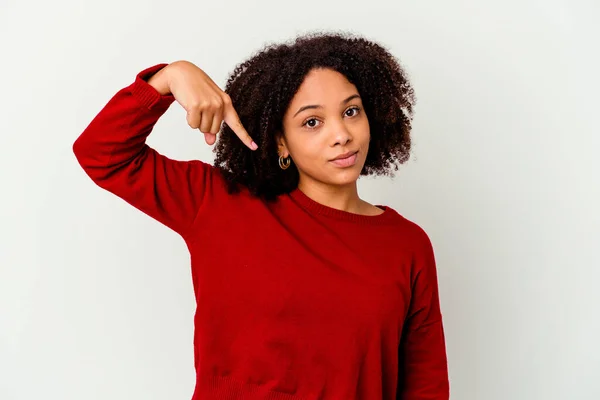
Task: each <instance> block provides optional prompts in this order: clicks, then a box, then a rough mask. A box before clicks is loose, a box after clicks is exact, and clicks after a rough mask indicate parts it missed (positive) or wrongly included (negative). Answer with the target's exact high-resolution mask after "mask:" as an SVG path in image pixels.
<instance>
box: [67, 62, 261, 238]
mask: <svg viewBox="0 0 600 400" xmlns="http://www.w3.org/2000/svg"><path fill="white" fill-rule="evenodd" d="M215 99H217V100H215ZM175 100H177V101H178V102H179V103H180V104H181V105H182V106H183V107H184V108H185V109H186V111H187V120H188V124H189V125H190V126H191V127H193V128H198V129H200V130H202V131H203V132H204V133H205V135H206V138H207V139H206V140H207V142H210V141H212V142H214V136H215V134H216V133H217V132H218V131H219V129H220V127H221V121H222V120H223V118H229V119H230V120H232V119H233V122H232V124H234V125H232V127H236V128H237V130H238V132H239V131H241V132H242V133H241V134H245V135H247V133H245V131H243V127H241V124H240V125H239V126H236V125H235V124H236V123H239V119H237V114H235V111H234V110H233V107H232V106H231V103H230V102H229V103H228V96H227V95H226V94H224V93H223V92H221V91H220V89H218V87H217V86H216V85H215V84H214V83H213V82H212V81H211V80H210V78H208V76H206V74H204V73H203V72H202V71H201V70H200V69H199V68H197V67H196V66H194V65H193V64H190V63H187V62H177V63H174V64H170V65H167V64H158V65H155V66H153V67H151V68H148V69H145V70H144V71H142V72H140V73H139V74H137V76H136V77H135V80H134V81H133V82H132V83H131V84H130V85H129V86H127V87H125V88H123V89H121V90H119V91H118V92H117V93H116V94H115V95H114V96H113V97H112V98H111V99H110V100H109V101H108V103H107V104H106V105H105V106H104V108H103V109H102V110H101V111H100V112H99V113H98V114H97V115H96V116H95V117H94V119H93V120H92V121H91V122H90V124H89V125H88V126H87V127H86V129H85V130H84V131H83V132H82V133H81V135H80V136H79V137H78V138H77V140H76V141H75V143H74V144H73V151H74V153H75V156H76V158H77V160H78V162H79V164H80V165H81V167H82V168H83V169H84V171H85V172H86V173H87V175H88V176H89V177H90V178H91V179H92V180H93V181H94V182H95V183H96V184H97V185H98V186H100V187H102V188H104V189H106V190H108V191H109V192H111V193H113V194H115V195H117V196H119V197H120V198H122V199H123V200H125V201H127V202H128V203H129V204H131V205H133V206H134V207H136V208H138V209H139V210H141V211H143V212H144V213H146V214H147V215H149V216H150V217H152V218H154V219H156V220H158V221H159V222H161V223H163V224H164V225H166V226H168V227H170V228H171V229H173V230H174V231H176V232H177V233H179V234H181V235H182V236H185V235H186V234H187V233H188V230H189V229H190V227H191V226H192V223H193V222H194V220H195V218H196V216H197V215H198V212H199V210H200V209H201V208H202V206H203V202H204V200H205V198H207V196H209V194H210V191H211V190H214V189H215V188H216V186H218V185H219V182H217V179H218V178H217V175H216V172H215V171H216V170H215V169H214V168H213V167H212V166H211V165H209V164H207V163H204V162H202V161H199V160H193V161H177V160H172V159H169V158H168V157H166V156H164V155H161V154H159V153H158V152H157V151H156V150H154V149H152V148H151V147H149V146H148V145H147V144H146V138H147V137H148V135H149V134H150V133H151V131H152V130H153V128H154V125H155V124H156V122H157V121H158V119H159V118H160V117H161V116H162V115H163V114H164V113H165V112H166V111H167V109H168V108H169V106H170V105H171V104H172V103H173V102H174V101H175ZM241 134H240V135H241ZM244 139H245V140H246V141H247V143H248V144H249V145H250V143H252V139H249V136H247V137H244ZM248 139H249V140H248Z"/></svg>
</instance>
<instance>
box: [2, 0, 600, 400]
mask: <svg viewBox="0 0 600 400" xmlns="http://www.w3.org/2000/svg"><path fill="white" fill-rule="evenodd" d="M599 10H600V5H599V3H598V2H597V0H589V1H577V0H576V1H567V0H563V1H559V0H545V1H541V0H540V1H534V0H518V1H517V0H503V1H492V0H487V1H481V0H480V1H475V0H471V1H443V0H437V1H434V0H419V1H416V0H415V1H391V0H387V1H385V0H370V1H329V0H320V1H314V0H303V1H299V2H288V1H281V0H280V1H275V0H273V1H258V2H252V1H223V2H220V1H212V2H208V1H183V0H179V1H177V0H175V1H170V2H166V1H163V2H159V1H148V0H146V1H141V0H135V1H131V0H129V1H128V0H120V1H116V0H104V1H95V2H89V1H84V2H76V1H75V0H73V1H66V0H58V1H52V2H46V1H44V2H42V1H31V2H17V1H16V0H1V1H0V44H1V46H0V57H1V59H2V62H1V63H0V72H1V77H2V79H1V81H0V87H1V88H2V97H1V99H0V105H1V107H0V113H1V115H0V135H1V136H0V138H1V140H0V179H1V180H0V184H1V186H0V188H1V195H0V217H1V219H0V307H1V308H0V399H2V400H30V399H49V400H70V399H84V398H85V399H89V400H105V399H111V400H121V399H122V400H125V399H127V400H131V399H145V400H151V399H169V400H176V399H189V398H190V397H191V394H192V391H193V385H194V369H193V360H192V357H193V352H192V334H193V331H192V329H193V313H194V298H193V292H192V283H191V277H190V271H189V257H188V253H187V249H186V247H185V244H184V242H183V241H182V240H181V239H180V238H179V237H178V236H177V235H176V234H174V233H173V232H171V231H170V230H168V229H167V228H165V227H163V226H162V225H160V224H159V223H157V222H155V221H153V220H151V219H150V218H148V217H146V216H145V215H143V214H142V213H141V212H139V211H137V210H135V209H133V208H132V207H130V206H129V205H127V204H126V203H125V202H123V201H122V200H120V199H118V198H117V197H115V196H113V195H111V194H109V193H108V192H105V191H103V190H102V189H99V188H98V187H96V186H95V185H94V184H93V183H92V182H91V180H89V179H88V178H87V176H86V175H85V174H84V172H83V171H82V170H81V169H80V167H79V166H78V164H77V162H76V160H75V158H74V156H73V153H72V149H71V146H72V143H73V141H74V140H75V139H76V137H77V136H78V135H79V134H80V133H81V131H82V130H83V129H84V128H85V127H86V126H87V124H88V123H89V122H90V121H91V119H92V118H93V117H94V116H95V115H96V114H97V113H98V112H99V111H100V109H101V108H102V107H103V106H104V104H105V103H106V102H107V101H108V100H109V98H110V97H111V96H112V95H113V94H114V93H116V91H117V90H119V89H120V88H122V87H124V86H126V85H128V84H130V83H131V82H132V81H133V79H134V77H135V74H137V73H138V72H139V71H141V70H142V69H144V68H146V67H149V66H152V65H154V64H157V63H160V62H172V61H176V60H179V59H186V60H190V61H192V62H194V63H196V64H197V65H199V66H200V67H201V68H203V69H205V70H206V71H207V72H208V73H209V75H210V76H211V77H213V79H214V80H215V81H216V82H217V83H218V84H219V85H221V87H223V84H224V82H225V80H226V78H227V76H228V74H229V73H230V72H231V71H232V70H233V68H234V67H235V65H237V64H238V63H239V62H241V61H243V60H245V59H246V58H247V57H249V56H251V55H252V54H253V53H254V52H255V51H257V50H259V49H260V48H262V46H263V45H265V44H267V43H269V42H278V41H281V40H287V39H291V38H292V37H294V36H295V35H296V34H300V33H305V32H311V31H315V30H325V31H330V30H335V31H339V30H341V31H346V32H353V33H356V34H361V35H364V36H365V37H367V38H370V39H373V40H376V41H378V42H379V43H381V44H382V45H384V46H386V47H387V48H388V49H389V50H390V51H391V52H393V53H394V54H395V55H396V56H397V57H398V58H399V60H400V62H401V63H402V65H404V67H405V68H406V70H407V71H408V72H409V74H410V77H411V80H412V82H413V84H414V87H415V90H416V94H417V98H418V103H417V106H416V115H415V122H414V130H413V138H414V139H413V140H414V144H415V145H414V150H413V156H412V158H411V160H410V161H409V162H408V163H407V164H405V165H404V166H402V167H401V168H400V170H399V171H398V173H397V174H396V176H395V177H394V178H393V179H391V178H380V179H364V180H361V181H360V191H361V195H362V196H363V197H364V198H365V199H366V200H368V201H371V202H376V203H383V204H388V205H390V206H392V207H394V208H396V209H397V210H398V211H399V212H400V213H402V214H403V215H405V216H406V217H407V218H409V219H412V220H413V221H415V222H417V223H418V224H419V225H421V226H422V227H423V228H424V229H425V230H426V231H427V232H428V233H429V235H430V237H431V240H432V242H433V244H434V247H435V251H436V257H437V262H438V270H439V285H440V291H441V300H442V310H443V313H444V318H445V328H446V335H447V347H448V355H449V366H450V378H451V385H452V399H457V400H506V399H510V400H533V399H536V400H537V399H544V400H565V399H569V400H571V399H572V400H597V399H600V379H598V377H599V373H600V343H599V338H600V316H599V314H600V312H599V308H600V307H599V306H600V292H599V291H598V285H597V283H598V281H599V280H600V255H599V247H600V212H599V210H598V208H599V205H600V178H599V175H600V161H598V155H599V154H600V139H599V136H600V125H599V123H598V117H599V115H600V113H599V111H598V109H599V107H600V101H599V97H598V96H599V94H600V90H599V86H600V85H599V78H598V71H599V70H600V62H599V54H598V53H599V51H598V41H599V39H600V28H598V20H599V19H600V12H599ZM149 143H150V144H151V145H152V146H154V147H155V148H157V149H158V150H159V151H161V152H162V153H164V154H166V155H168V156H171V157H173V158H179V159H192V158H200V159H202V160H205V161H212V160H213V153H212V148H211V147H210V146H208V145H206V144H205V143H204V141H203V137H202V135H201V134H199V132H198V131H194V130H192V129H191V128H189V127H188V126H187V124H186V122H185V113H184V111H183V109H182V108H181V107H180V106H179V105H178V104H177V103H174V104H173V105H172V107H171V108H170V109H169V111H168V112H167V114H166V115H165V116H164V117H163V118H162V119H161V120H160V121H159V123H158V124H157V126H156V128H155V131H154V133H153V134H152V135H151V137H150V139H149ZM232 251H235V244H232Z"/></svg>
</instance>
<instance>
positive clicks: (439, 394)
mask: <svg viewBox="0 0 600 400" xmlns="http://www.w3.org/2000/svg"><path fill="white" fill-rule="evenodd" d="M175 101H177V102H178V103H179V104H180V105H181V106H182V107H183V108H184V109H185V110H186V111H187V123H188V125H189V126H190V127H192V128H194V129H199V130H200V131H201V132H203V134H204V135H205V139H206V142H207V143H208V144H214V143H215V142H216V143H217V144H216V147H215V152H216V158H215V163H214V165H210V164H208V163H205V162H202V161H199V160H194V161H177V160H172V159H169V158H167V157H165V156H164V155H161V154H160V153H158V152H157V151H156V150H154V149H152V148H151V147H149V146H148V145H147V144H146V143H145V140H146V137H147V136H148V135H149V134H150V132H151V131H152V129H153V127H154V125H155V123H156V122H157V121H158V119H159V118H160V117H161V116H162V115H163V114H164V113H165V112H166V111H167V109H168V108H169V106H170V105H171V104H172V103H173V102H175ZM413 105H414V96H413V90H412V88H411V85H410V84H409V82H408V80H407V78H406V74H405V73H404V71H403V70H402V69H401V67H400V65H399V64H398V62H397V61H396V60H395V58H394V57H393V56H392V55H391V54H390V53H389V52H388V51H387V50H385V49H384V48H383V47H382V46H381V45H378V44H376V43H374V42H372V41H369V40H366V39H364V38H360V37H356V36H350V35H342V34H314V35H305V36H300V37H298V38H296V39H295V40H294V41H291V42H289V43H282V44H279V45H269V46H266V47H265V48H264V49H263V50H262V51H261V52H259V53H257V54H255V55H254V56H253V57H251V58H250V59H249V60H247V61H245V62H244V63H242V64H240V65H239V66H238V67H237V68H236V69H235V70H234V71H233V73H232V75H231V76H230V78H229V80H228V81H227V84H226V87H225V90H224V91H222V90H221V89H219V87H218V86H217V85H216V84H215V83H214V82H213V81H212V80H211V78H210V77H209V76H207V74H206V73H205V72H203V70H202V69H200V68H199V67H197V66H196V65H194V64H192V63H190V62H187V61H177V62H173V63H171V64H158V65H156V66H153V67H151V68H148V69H146V70H144V71H142V72H140V73H139V74H137V76H136V78H135V80H134V81H133V82H132V83H131V84H130V85H129V86H127V87H125V88H123V89H121V90H120V91H118V92H117V93H116V94H115V95H114V96H113V97H112V99H111V100H110V101H109V102H108V103H107V104H106V105H105V106H104V108H103V109H102V110H101V111H100V113H99V114H98V115H97V116H96V117H95V118H94V119H93V120H92V121H91V123H90V124H89V126H88V127H87V128H86V129H85V130H84V132H83V133H82V134H81V135H80V136H79V138H78V139H77V140H76V142H75V143H74V146H73V150H74V152H75V155H76V157H77V159H78V161H79V163H80V164H81V166H82V167H83V169H84V170H85V172H86V173H87V174H88V175H89V176H90V177H91V179H92V180H93V181H94V182H95V183H96V184H97V185H98V186H100V187H102V188H104V189H106V190H108V191H110V192H111V193H114V194H115V195H117V196H119V197H121V198H122V199H124V200H125V201H127V202H128V203H130V204H131V205H132V206H134V207H136V208H138V209H139V210H141V211H142V212H144V213H146V214H147V215H149V216H150V217H152V218H154V219H156V220H158V221H160V222H161V223H162V224H164V225H166V226H167V227H169V228H171V229H173V230H174V231H175V232H177V233H178V234H179V235H181V236H182V237H183V239H184V240H185V242H186V243H187V246H188V248H189V251H190V254H191V264H192V265H191V270H192V277H193V284H194V291H195V296H196V301H197V311H196V315H195V320H194V322H195V335H194V351H195V354H194V355H195V366H196V373H197V375H196V376H197V381H196V388H195V392H194V399H198V400H210V399H246V400H259V399H261V400H263V399H264V400H317V399H323V400H329V399H332V400H333V399H335V400H338V399H339V400H341V399H343V400H350V399H363V400H377V399H382V400H391V399H403V400H425V399H428V400H432V399H435V400H444V399H448V397H449V383H448V371H447V360H446V350H445V343H444V330H443V325H442V317H441V313H440V306H439V297H438V285H437V275H436V265H435V259H434V253H433V249H432V246H431V243H430V240H429V238H428V236H427V234H426V233H425V232H424V231H423V230H422V229H421V228H420V227H419V226H418V225H416V224H415V223H413V222H411V221H409V220H407V219H406V218H404V217H402V216H401V215H400V214H399V213H398V212H396V211H395V210H394V209H392V208H390V207H388V206H383V205H378V206H376V205H372V204H369V203H367V202H366V201H364V200H362V199H361V198H360V197H359V195H358V191H357V179H358V178H359V176H360V175H368V174H386V173H389V172H390V171H391V170H392V169H395V168H397V164H399V163H402V162H404V161H406V160H407V159H408V157H409V151H410V129H411V118H412V108H413ZM217 136H218V138H219V140H218V141H217V140H216V138H217Z"/></svg>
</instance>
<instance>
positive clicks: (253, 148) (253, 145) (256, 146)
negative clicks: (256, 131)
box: [250, 140, 258, 150]
mask: <svg viewBox="0 0 600 400" xmlns="http://www.w3.org/2000/svg"><path fill="white" fill-rule="evenodd" d="M250 148H252V150H256V149H258V145H257V144H256V143H254V140H253V141H252V143H250Z"/></svg>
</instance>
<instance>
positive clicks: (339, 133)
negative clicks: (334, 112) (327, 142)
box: [332, 121, 352, 146]
mask: <svg viewBox="0 0 600 400" xmlns="http://www.w3.org/2000/svg"><path fill="white" fill-rule="evenodd" d="M332 128H333V132H334V133H333V145H332V146H345V145H346V144H347V143H348V142H350V141H352V134H351V133H350V130H348V127H347V126H346V124H344V122H342V121H340V122H338V123H336V124H335V125H334V126H332Z"/></svg>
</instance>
